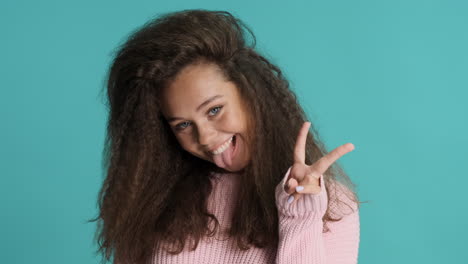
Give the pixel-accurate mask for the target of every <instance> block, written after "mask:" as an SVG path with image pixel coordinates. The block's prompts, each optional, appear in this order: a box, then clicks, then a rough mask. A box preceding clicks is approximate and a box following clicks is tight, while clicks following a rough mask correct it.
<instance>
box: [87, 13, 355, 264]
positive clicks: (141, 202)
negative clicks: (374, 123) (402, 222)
mask: <svg viewBox="0 0 468 264" xmlns="http://www.w3.org/2000/svg"><path fill="white" fill-rule="evenodd" d="M244 29H246V30H244ZM247 31H248V32H249V33H250V35H251V36H252V41H251V43H248V41H247V40H246V32H247ZM255 43H256V40H255V36H254V34H253V32H252V31H251V30H250V29H249V28H248V26H246V25H245V24H244V23H243V22H242V21H241V20H239V19H238V18H236V17H234V16H233V15H232V14H231V13H229V12H226V11H208V10H203V9H196V10H183V11H177V12H172V13H165V14H163V15H160V16H158V17H157V18H154V19H152V20H150V21H149V22H148V23H146V24H145V25H143V26H142V27H140V28H139V29H137V30H136V31H135V32H132V34H130V36H129V37H128V38H127V39H126V41H125V42H124V43H123V44H122V45H121V46H120V47H119V48H118V50H117V52H116V54H115V57H114V59H113V61H112V64H111V67H110V69H109V72H108V75H107V79H106V81H107V85H106V88H107V90H106V92H107V97H106V98H107V101H108V102H107V104H106V106H107V107H108V120H107V130H106V139H105V147H104V151H103V168H104V171H105V180H104V182H103V185H102V188H101V190H100V192H99V197H98V205H99V215H98V216H97V217H96V218H94V219H91V220H90V221H98V225H97V231H96V237H95V239H96V240H97V242H98V244H99V249H98V251H99V252H100V253H102V255H103V260H104V258H105V259H106V260H110V257H111V256H114V260H116V259H118V260H119V263H127V262H128V263H143V262H145V261H147V260H148V259H149V258H150V257H151V254H152V251H153V249H154V247H155V245H157V244H158V243H162V242H168V243H170V244H172V245H174V247H173V248H172V249H167V250H168V252H170V253H172V254H178V253H180V252H181V251H182V250H183V249H184V247H185V245H186V243H188V242H189V241H190V245H191V246H190V250H195V249H196V247H197V245H198V242H199V240H200V239H201V238H202V237H204V236H212V235H214V234H215V233H216V231H217V229H218V227H219V223H218V221H217V219H216V217H215V216H214V215H213V214H211V213H210V212H209V211H208V210H207V198H208V196H209V194H210V192H211V190H212V185H211V182H210V179H211V177H212V176H213V175H214V174H215V173H220V169H219V168H217V166H216V165H214V164H212V163H210V162H207V161H204V160H202V159H199V158H197V157H195V156H193V155H191V154H190V153H188V152H186V151H184V150H183V149H182V148H181V146H180V145H179V144H178V142H177V139H176V138H175V136H174V135H173V132H172V131H171V129H170V127H169V125H168V123H167V122H166V120H165V119H164V117H163V115H162V113H161V107H160V97H161V91H162V89H163V88H164V87H167V85H168V84H169V83H170V82H171V81H172V80H173V79H174V78H175V76H176V75H177V73H178V72H180V71H181V69H183V68H184V67H186V66H187V65H191V64H194V63H199V62H200V61H206V62H210V63H214V64H216V65H217V66H218V67H219V68H220V69H221V71H222V73H223V75H224V76H225V77H226V79H227V80H229V81H232V82H233V83H234V84H235V85H236V87H237V88H238V89H239V92H240V94H241V96H242V98H243V100H244V102H245V103H246V105H247V106H248V107H249V109H250V110H251V111H250V113H252V116H251V119H252V120H253V125H252V126H250V129H251V135H254V138H253V139H252V142H250V144H251V146H252V147H251V149H252V150H253V151H252V154H251V162H250V163H249V165H248V166H247V167H246V168H245V169H244V170H243V173H242V174H241V175H240V176H239V178H240V180H241V181H242V183H241V185H242V186H243V188H241V190H240V191H239V196H238V197H239V199H238V201H237V205H236V207H235V209H234V210H235V212H234V214H233V215H234V216H235V217H234V218H233V219H232V226H231V229H230V232H229V234H230V236H231V237H233V238H234V239H236V241H237V245H238V246H239V248H241V249H245V250H247V249H249V248H250V247H251V246H255V247H275V246H277V244H278V239H279V238H278V210H277V208H276V204H275V187H276V186H277V184H279V182H280V181H281V179H282V177H283V176H284V173H285V172H286V170H287V169H288V168H289V167H290V166H291V165H292V164H293V151H294V145H295V142H296V138H297V134H298V131H299V129H300V127H301V126H302V124H303V123H304V122H305V121H307V120H308V119H307V116H306V114H305V112H304V111H303V110H302V108H301V106H300V105H299V102H298V100H297V98H296V96H295V94H294V93H293V92H292V91H291V90H290V89H289V83H288V81H287V79H286V78H285V76H284V75H283V74H282V72H281V70H280V69H279V67H278V66H276V65H274V64H273V63H271V62H270V61H269V60H268V59H267V58H265V57H264V56H262V55H260V54H259V53H258V52H257V51H256V50H255ZM310 130H311V131H310V133H309V134H308V136H307V146H306V148H307V149H306V162H307V164H312V163H314V162H315V161H317V160H318V159H320V158H321V157H323V156H324V155H325V154H326V153H327V152H326V149H325V147H324V145H323V144H322V143H321V140H320V139H319V137H318V134H317V131H316V130H315V128H314V126H313V124H312V125H311V128H310ZM255 135H256V136H255ZM324 180H325V185H326V188H327V191H328V199H329V207H328V209H327V212H326V214H325V216H324V217H323V221H324V229H323V230H324V232H326V231H328V228H327V227H326V223H327V222H329V221H338V220H340V217H339V216H340V215H341V216H342V215H343V214H342V213H340V212H339V210H338V208H340V206H339V204H341V203H343V201H340V200H339V196H338V195H337V194H336V189H337V188H333V187H334V186H338V185H337V183H338V182H340V183H341V185H342V186H346V187H347V190H349V192H347V194H348V195H349V198H350V199H351V200H353V201H354V202H356V203H357V204H359V203H360V202H359V201H358V199H357V194H356V192H355V191H354V189H355V185H354V184H353V183H352V182H351V180H350V179H349V177H348V176H347V175H346V174H345V172H344V171H343V170H342V169H341V168H340V166H339V165H338V164H337V163H335V164H333V165H332V167H330V169H329V170H327V172H326V173H325V174H324ZM348 206H349V205H348ZM335 216H338V217H335ZM212 223H214V225H211V224H212ZM210 226H211V228H210Z"/></svg>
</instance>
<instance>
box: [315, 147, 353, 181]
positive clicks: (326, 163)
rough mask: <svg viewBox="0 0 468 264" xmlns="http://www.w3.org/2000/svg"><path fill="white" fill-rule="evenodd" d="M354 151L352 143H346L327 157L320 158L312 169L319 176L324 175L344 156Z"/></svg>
mask: <svg viewBox="0 0 468 264" xmlns="http://www.w3.org/2000/svg"><path fill="white" fill-rule="evenodd" d="M352 150H354V145H353V144H352V143H346V144H343V145H341V146H339V147H337V148H336V149H334V150H332V151H331V152H330V153H328V154H327V155H325V156H323V157H322V158H320V159H319V160H318V161H316V162H315V163H314V164H313V165H312V167H313V169H314V170H316V171H317V173H318V175H320V174H324V173H325V171H326V170H327V169H328V168H329V167H330V166H331V165H332V164H333V163H334V162H335V161H337V160H338V159H339V158H341V156H343V155H344V154H346V153H348V152H350V151H352Z"/></svg>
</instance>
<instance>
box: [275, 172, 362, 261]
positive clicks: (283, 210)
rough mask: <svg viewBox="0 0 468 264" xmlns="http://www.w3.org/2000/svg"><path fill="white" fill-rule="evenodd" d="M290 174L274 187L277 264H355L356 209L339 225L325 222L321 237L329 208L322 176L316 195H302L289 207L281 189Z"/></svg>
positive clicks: (357, 237) (345, 216)
mask: <svg viewBox="0 0 468 264" xmlns="http://www.w3.org/2000/svg"><path fill="white" fill-rule="evenodd" d="M290 170H291V168H289V169H288V171H287V172H286V174H285V176H284V178H283V180H282V181H281V182H280V183H279V184H278V186H277V187H276V205H277V208H278V216H279V244H278V249H277V254H276V264H289V263H297V264H299V263H304V264H306V263H307V264H338V263H340V264H356V263H357V258H358V247H359V232H360V230H359V211H358V209H357V207H355V208H353V209H354V211H353V212H351V213H350V214H348V215H344V216H343V218H342V219H341V220H340V221H337V222H328V223H327V226H328V227H329V229H330V231H329V232H327V233H323V232H322V230H323V220H322V217H323V216H324V215H325V212H326V210H327V206H328V198H327V190H326V189H325V184H324V180H323V175H321V177H320V183H321V186H320V187H321V191H320V192H319V193H317V194H303V195H302V196H301V197H300V198H299V199H298V200H297V201H294V202H293V203H291V204H288V202H287V200H288V198H289V195H288V194H287V193H286V191H285V190H284V185H285V183H286V181H287V179H288V176H289V172H290ZM341 197H342V198H344V197H346V196H344V195H343V196H341Z"/></svg>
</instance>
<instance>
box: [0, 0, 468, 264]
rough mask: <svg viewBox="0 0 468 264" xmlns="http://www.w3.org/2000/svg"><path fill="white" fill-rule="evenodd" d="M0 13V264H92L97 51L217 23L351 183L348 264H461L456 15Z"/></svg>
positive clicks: (132, 6)
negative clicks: (136, 35) (281, 89)
mask: <svg viewBox="0 0 468 264" xmlns="http://www.w3.org/2000/svg"><path fill="white" fill-rule="evenodd" d="M193 2H194V3H192V2H189V1H115V0H114V1H73V2H72V1H16V0H15V1H13V0H10V1H2V4H1V7H0V27H1V33H2V34H1V42H0V47H1V48H0V58H1V59H0V73H1V77H2V78H1V79H2V83H1V96H0V114H1V116H0V117H1V121H2V124H1V130H0V140H1V141H0V143H1V146H0V171H1V184H0V195H1V197H0V198H1V201H2V202H1V205H0V206H1V218H0V221H1V222H0V230H1V235H0V243H1V244H0V259H1V262H2V263H47V264H55V263H57V264H58V263H60V264H61V263H68V264H73V263H79V264H83V263H98V261H99V259H100V258H99V257H98V256H94V253H93V252H94V250H95V249H96V245H95V244H93V233H94V230H95V226H94V224H86V220H87V219H89V218H91V217H94V216H95V214H96V213H97V212H96V209H97V207H96V198H97V192H98V190H99V187H100V185H101V182H102V171H101V165H100V162H101V151H102V146H103V139H104V128H105V120H106V116H105V114H106V113H105V111H104V106H103V104H102V98H101V96H100V95H99V90H100V89H101V87H102V86H103V85H104V74H105V71H106V70H107V67H108V66H109V62H110V59H111V57H110V54H111V51H112V50H113V49H114V48H116V47H117V45H118V44H119V43H121V41H123V40H124V37H125V36H127V35H128V34H129V33H130V32H131V31H132V30H134V29H135V28H136V27H138V26H140V25H142V24H143V23H144V22H146V21H147V20H148V19H150V18H151V17H153V16H154V15H156V14H158V13H161V12H166V11H176V10H180V9H190V8H205V9H211V10H227V11H231V12H232V13H233V14H235V15H237V16H239V17H240V18H241V19H242V20H244V21H245V22H246V23H247V24H248V25H249V26H250V27H251V28H252V29H253V31H254V33H255V34H256V36H257V40H258V48H259V50H260V51H262V52H263V53H264V54H265V56H267V57H268V58H270V59H271V60H272V62H274V63H276V64H277V65H279V66H280V67H281V68H282V69H283V71H284V73H285V74H286V76H287V77H288V78H289V80H290V81H291V86H292V88H293V89H294V90H295V91H296V92H297V94H298V95H299V96H300V99H301V103H302V104H303V106H304V108H305V109H306V111H307V112H308V113H309V115H310V119H311V121H312V122H313V123H314V125H315V126H316V127H317V129H318V131H319V133H320V135H321V137H322V139H323V140H324V141H325V143H326V146H327V148H328V149H329V150H332V149H334V148H335V147H337V146H339V145H341V144H344V143H346V142H352V143H354V145H355V146H356V149H355V150H354V151H353V152H351V153H349V154H347V155H346V156H344V157H342V158H341V159H340V160H339V162H340V164H342V165H343V167H344V168H345V169H346V171H347V172H348V173H349V175H350V177H351V178H352V179H353V180H354V181H355V182H356V183H357V185H358V191H359V194H360V198H361V200H363V201H369V203H366V204H363V205H362V207H361V212H360V216H361V242H360V249H359V263H380V264H384V263H389V264H394V263H426V264H429V263H467V259H468V251H467V250H466V246H467V239H466V238H467V237H468V227H467V218H468V210H467V209H468V198H467V196H466V186H467V184H468V180H467V179H468V173H467V167H466V165H467V162H468V151H467V149H468V140H467V135H468V104H467V99H468V49H467V47H468V29H467V26H468V2H467V1H462V0H460V1H454V0H449V1H448V0H439V1H431V0H424V1H415V0H405V1H395V0H393V1H375V0H356V1H347V0H339V1H291V2H289V1H288V2H286V1H278V2H272V1H196V3H195V1H193Z"/></svg>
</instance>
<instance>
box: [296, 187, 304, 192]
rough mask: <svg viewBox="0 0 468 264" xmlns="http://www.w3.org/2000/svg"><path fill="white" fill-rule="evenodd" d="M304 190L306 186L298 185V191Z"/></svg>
mask: <svg viewBox="0 0 468 264" xmlns="http://www.w3.org/2000/svg"><path fill="white" fill-rule="evenodd" d="M302 190H304V186H297V187H296V191H298V192H300V191H302Z"/></svg>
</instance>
